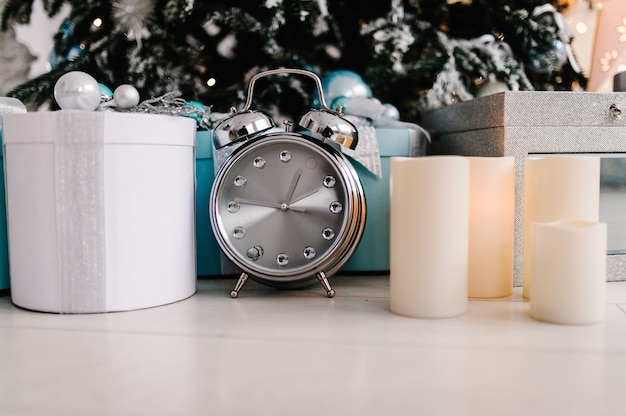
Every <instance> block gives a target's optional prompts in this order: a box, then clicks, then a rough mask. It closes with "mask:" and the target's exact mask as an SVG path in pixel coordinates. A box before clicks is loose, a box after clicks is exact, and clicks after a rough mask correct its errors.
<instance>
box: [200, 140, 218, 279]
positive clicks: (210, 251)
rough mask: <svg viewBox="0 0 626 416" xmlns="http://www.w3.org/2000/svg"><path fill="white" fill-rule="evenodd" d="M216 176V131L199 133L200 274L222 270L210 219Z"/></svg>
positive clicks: (207, 274) (208, 274) (209, 273)
mask: <svg viewBox="0 0 626 416" xmlns="http://www.w3.org/2000/svg"><path fill="white" fill-rule="evenodd" d="M214 177H215V167H214V165H213V131H212V130H200V131H198V132H197V133H196V244H197V247H196V253H197V254H196V255H197V263H196V265H197V273H198V276H212V275H220V274H222V269H221V265H220V248H219V246H218V245H217V241H216V240H215V237H214V236H213V230H212V229H211V221H210V220H209V197H210V194H211V186H212V185H213V178H214Z"/></svg>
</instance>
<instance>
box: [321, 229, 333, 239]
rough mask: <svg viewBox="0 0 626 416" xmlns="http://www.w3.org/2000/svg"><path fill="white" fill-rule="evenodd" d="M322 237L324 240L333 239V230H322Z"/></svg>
mask: <svg viewBox="0 0 626 416" xmlns="http://www.w3.org/2000/svg"><path fill="white" fill-rule="evenodd" d="M322 237H323V238H324V240H332V239H333V238H335V230H333V229H332V228H324V229H323V230H322Z"/></svg>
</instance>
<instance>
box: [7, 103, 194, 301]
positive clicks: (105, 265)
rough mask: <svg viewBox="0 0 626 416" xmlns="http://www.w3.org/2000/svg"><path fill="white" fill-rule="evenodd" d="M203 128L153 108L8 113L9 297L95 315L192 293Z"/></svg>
mask: <svg viewBox="0 0 626 416" xmlns="http://www.w3.org/2000/svg"><path fill="white" fill-rule="evenodd" d="M195 130H196V126H195V122H194V121H193V120H191V119H189V118H185V117H174V116H169V115H156V114H136V113H135V114H131V113H117V112H109V111H98V112H92V111H80V110H61V111H55V112H31V113H26V114H16V115H11V116H7V117H5V120H4V144H3V146H4V155H5V175H6V179H5V180H6V202H7V222H8V238H9V253H10V254H9V263H10V278H11V299H12V301H13V303H14V304H16V305H17V306H20V307H23V308H27V309H32V310H36V311H42V312H55V313H97V312H110V311H124V310H134V309H141V308H147V307H153V306H159V305H164V304H167V303H172V302H176V301H179V300H182V299H185V298H187V297H189V296H192V295H193V294H194V293H195V290H196V269H195V264H196V261H195V256H196V252H195V214H194V212H195V211H194V209H195V201H194V198H195V173H194V162H195V160H194V157H195V156H194V150H195Z"/></svg>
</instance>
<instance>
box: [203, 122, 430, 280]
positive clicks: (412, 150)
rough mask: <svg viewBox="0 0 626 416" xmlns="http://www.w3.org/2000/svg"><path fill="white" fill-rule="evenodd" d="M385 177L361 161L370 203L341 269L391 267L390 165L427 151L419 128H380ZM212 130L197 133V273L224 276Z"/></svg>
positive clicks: (384, 268) (382, 166) (378, 136)
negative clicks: (212, 198)
mask: <svg viewBox="0 0 626 416" xmlns="http://www.w3.org/2000/svg"><path fill="white" fill-rule="evenodd" d="M376 137H377V139H378V146H379V152H380V162H381V168H382V177H381V178H379V177H377V176H376V175H375V174H373V173H372V172H370V171H368V170H367V169H366V168H365V167H364V166H363V165H361V164H359V163H358V162H353V165H354V167H355V169H356V171H357V174H358V175H359V179H360V180H361V184H362V185H363V191H364V192H365V199H366V204H367V219H366V224H365V230H364V231H363V236H362V238H361V242H360V243H359V246H358V247H357V249H356V250H355V252H354V253H353V255H352V257H351V258H350V260H349V261H348V262H347V263H346V264H345V265H344V267H343V268H342V271H346V272H357V271H360V272H362V271H387V270H389V166H390V162H391V161H390V158H391V157H392V156H421V155H424V154H425V153H426V138H425V137H424V136H423V135H421V134H419V132H418V131H417V130H411V129H407V128H377V129H376ZM212 141H213V134H212V131H198V133H197V135H196V182H197V185H196V186H197V187H196V241H197V253H198V254H197V256H198V259H197V269H198V276H211V275H221V274H223V273H222V268H221V263H220V258H221V255H220V249H219V246H218V245H217V241H216V240H215V237H214V236H213V231H212V230H211V223H210V221H209V195H210V193H211V185H212V184H213V178H214V174H215V168H214V161H213V153H212V150H213V144H212Z"/></svg>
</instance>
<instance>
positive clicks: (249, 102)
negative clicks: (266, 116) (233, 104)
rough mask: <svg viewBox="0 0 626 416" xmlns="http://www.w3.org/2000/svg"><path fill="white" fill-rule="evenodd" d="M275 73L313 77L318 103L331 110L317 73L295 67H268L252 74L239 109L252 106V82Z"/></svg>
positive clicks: (244, 109)
mask: <svg viewBox="0 0 626 416" xmlns="http://www.w3.org/2000/svg"><path fill="white" fill-rule="evenodd" d="M276 74H298V75H305V76H307V77H309V78H313V80H314V81H315V86H316V87H317V92H318V94H319V96H320V97H319V98H320V104H321V105H322V107H323V108H324V109H325V110H329V111H332V110H331V109H330V108H328V106H327V105H326V100H325V99H324V92H323V91H322V81H321V80H320V78H319V77H318V76H317V75H315V74H314V73H313V72H311V71H307V70H305V69H297V68H278V69H270V70H267V71H263V72H259V73H258V74H256V75H255V76H253V77H252V78H251V79H250V84H248V97H247V98H246V104H245V105H244V106H243V109H242V110H241V111H247V110H249V109H250V107H251V106H252V95H253V92H254V83H255V82H256V81H257V80H258V79H259V78H262V77H265V76H268V75H276Z"/></svg>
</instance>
